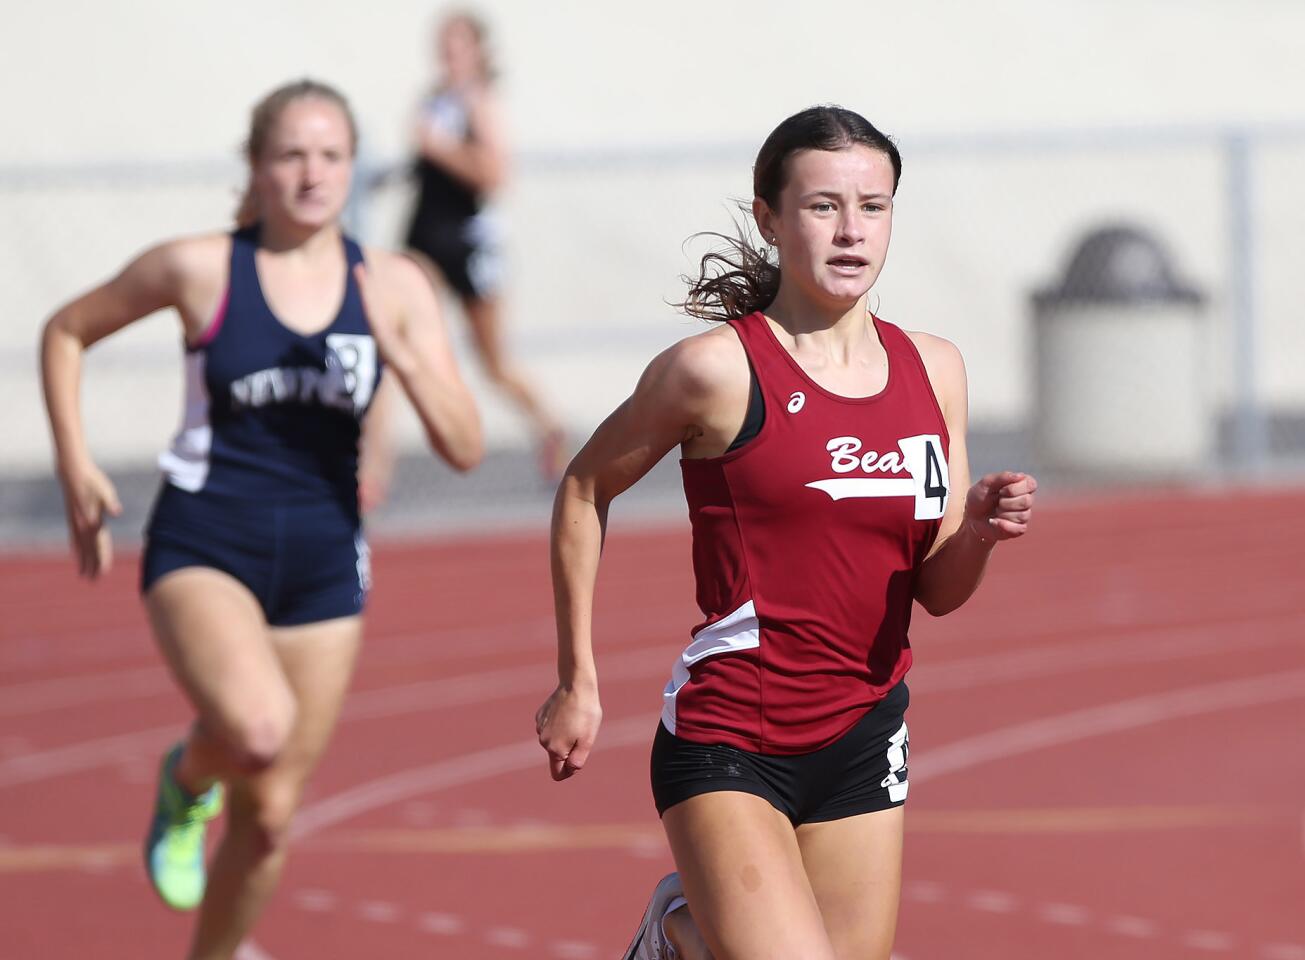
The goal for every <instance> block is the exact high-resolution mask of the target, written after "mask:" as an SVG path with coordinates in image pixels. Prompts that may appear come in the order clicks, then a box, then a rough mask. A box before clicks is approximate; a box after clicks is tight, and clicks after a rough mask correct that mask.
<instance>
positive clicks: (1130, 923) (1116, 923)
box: [1106, 915, 1157, 940]
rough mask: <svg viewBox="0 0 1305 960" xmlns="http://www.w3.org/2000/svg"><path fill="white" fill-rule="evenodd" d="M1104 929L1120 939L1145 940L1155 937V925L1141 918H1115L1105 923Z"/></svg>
mask: <svg viewBox="0 0 1305 960" xmlns="http://www.w3.org/2000/svg"><path fill="white" fill-rule="evenodd" d="M1106 929H1107V930H1109V931H1110V932H1111V933H1115V934H1118V935H1119V936H1121V937H1133V938H1135V939H1138V940H1145V939H1147V938H1149V937H1154V936H1155V935H1156V932H1157V930H1156V925H1155V924H1154V923H1152V922H1151V921H1150V920H1147V919H1145V918H1143V917H1133V916H1123V915H1121V916H1117V917H1111V918H1110V919H1109V920H1107V921H1106Z"/></svg>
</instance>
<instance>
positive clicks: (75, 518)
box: [59, 461, 122, 580]
mask: <svg viewBox="0 0 1305 960" xmlns="http://www.w3.org/2000/svg"><path fill="white" fill-rule="evenodd" d="M59 482H60V483H61V484H63V502H64V512H65V513H66V514H67V517H68V539H69V540H70V541H71V542H72V547H73V554H74V555H75V556H76V557H77V572H78V573H79V574H80V575H81V576H83V577H86V578H87V579H88V580H94V579H95V578H96V577H98V576H99V575H100V574H101V573H107V572H108V571H109V569H110V568H111V567H112V566H113V544H112V542H111V541H110V539H109V530H108V528H107V527H106V526H105V525H104V520H105V515H106V514H107V515H108V516H111V517H116V516H120V515H121V514H122V504H121V503H120V502H119V501H118V492H117V491H116V490H114V489H113V484H112V483H110V482H109V478H108V477H106V476H105V475H104V472H103V471H102V470H100V468H99V467H97V466H96V465H95V464H93V463H90V462H89V461H88V462H86V463H81V464H76V465H74V466H72V467H70V468H67V469H64V470H61V471H60V472H59Z"/></svg>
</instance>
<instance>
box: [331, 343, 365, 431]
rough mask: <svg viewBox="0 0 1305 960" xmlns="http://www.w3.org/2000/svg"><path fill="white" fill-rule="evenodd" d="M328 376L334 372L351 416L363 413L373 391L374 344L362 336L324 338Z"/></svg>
mask: <svg viewBox="0 0 1305 960" xmlns="http://www.w3.org/2000/svg"><path fill="white" fill-rule="evenodd" d="M326 350H327V354H326V367H327V371H328V373H329V372H330V371H332V370H338V371H339V373H340V375H342V377H343V380H344V384H343V386H344V393H345V394H346V395H347V396H348V397H350V398H351V399H352V400H353V409H354V412H355V413H361V412H362V411H363V410H366V409H367V404H368V403H369V402H371V399H372V391H374V390H375V389H376V341H375V340H373V339H372V338H371V337H370V336H369V335H367V334H365V333H331V334H327V337H326Z"/></svg>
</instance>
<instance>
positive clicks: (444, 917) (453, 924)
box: [417, 911, 463, 937]
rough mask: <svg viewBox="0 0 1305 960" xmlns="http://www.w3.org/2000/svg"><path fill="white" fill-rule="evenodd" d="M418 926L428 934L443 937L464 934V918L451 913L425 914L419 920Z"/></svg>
mask: <svg viewBox="0 0 1305 960" xmlns="http://www.w3.org/2000/svg"><path fill="white" fill-rule="evenodd" d="M417 926H418V927H420V928H421V929H422V930H424V931H426V932H427V933H437V934H439V935H440V936H443V937H452V936H456V935H457V934H459V933H461V932H462V928H463V923H462V918H461V917H457V916H454V915H453V914H451V913H435V912H433V911H432V912H427V913H423V914H422V915H421V916H420V917H418V918H417Z"/></svg>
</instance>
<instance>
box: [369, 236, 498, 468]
mask: <svg viewBox="0 0 1305 960" xmlns="http://www.w3.org/2000/svg"><path fill="white" fill-rule="evenodd" d="M367 263H368V266H363V265H362V264H359V265H358V266H357V267H355V269H354V276H355V278H356V279H357V281H358V288H359V291H360V293H361V294H362V298H363V309H364V310H365V311H366V312H367V320H368V324H369V325H370V326H371V329H372V336H373V338H375V340H376V349H377V351H378V352H379V353H380V354H381V357H382V358H383V359H384V360H385V362H386V363H387V364H388V365H389V366H390V369H391V370H392V371H393V372H394V375H395V377H396V379H398V381H399V384H400V385H401V386H402V387H403V391H404V393H406V394H407V395H408V399H409V400H410V401H411V402H412V405H413V408H414V409H415V410H416V411H417V416H418V417H419V418H420V419H421V422H422V426H423V427H425V430H426V437H427V439H428V440H429V441H430V445H431V447H432V448H433V449H434V450H435V451H436V452H437V453H438V454H439V455H440V456H441V457H443V458H444V460H446V461H447V462H448V463H449V465H450V466H452V467H454V468H455V469H457V470H470V469H471V468H472V467H474V466H476V464H478V463H480V460H481V458H482V457H483V456H484V453H485V446H484V438H483V435H482V433H481V428H480V414H479V413H478V412H477V410H476V404H475V401H474V400H473V398H472V396H471V391H470V390H468V389H467V386H466V384H465V383H464V382H463V380H462V375H461V373H460V372H459V371H458V365H457V362H456V360H455V358H454V355H453V347H452V345H451V344H450V343H449V337H448V331H447V330H446V328H445V326H444V320H443V317H442V316H441V315H440V309H439V304H438V303H437V302H436V299H435V293H434V291H433V290H432V289H431V286H430V283H429V282H428V281H427V280H426V277H425V275H423V274H422V272H421V268H420V267H418V266H417V264H416V263H414V262H413V261H412V260H410V259H409V258H407V257H405V256H402V255H400V254H395V253H389V252H386V251H379V250H368V251H367Z"/></svg>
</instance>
